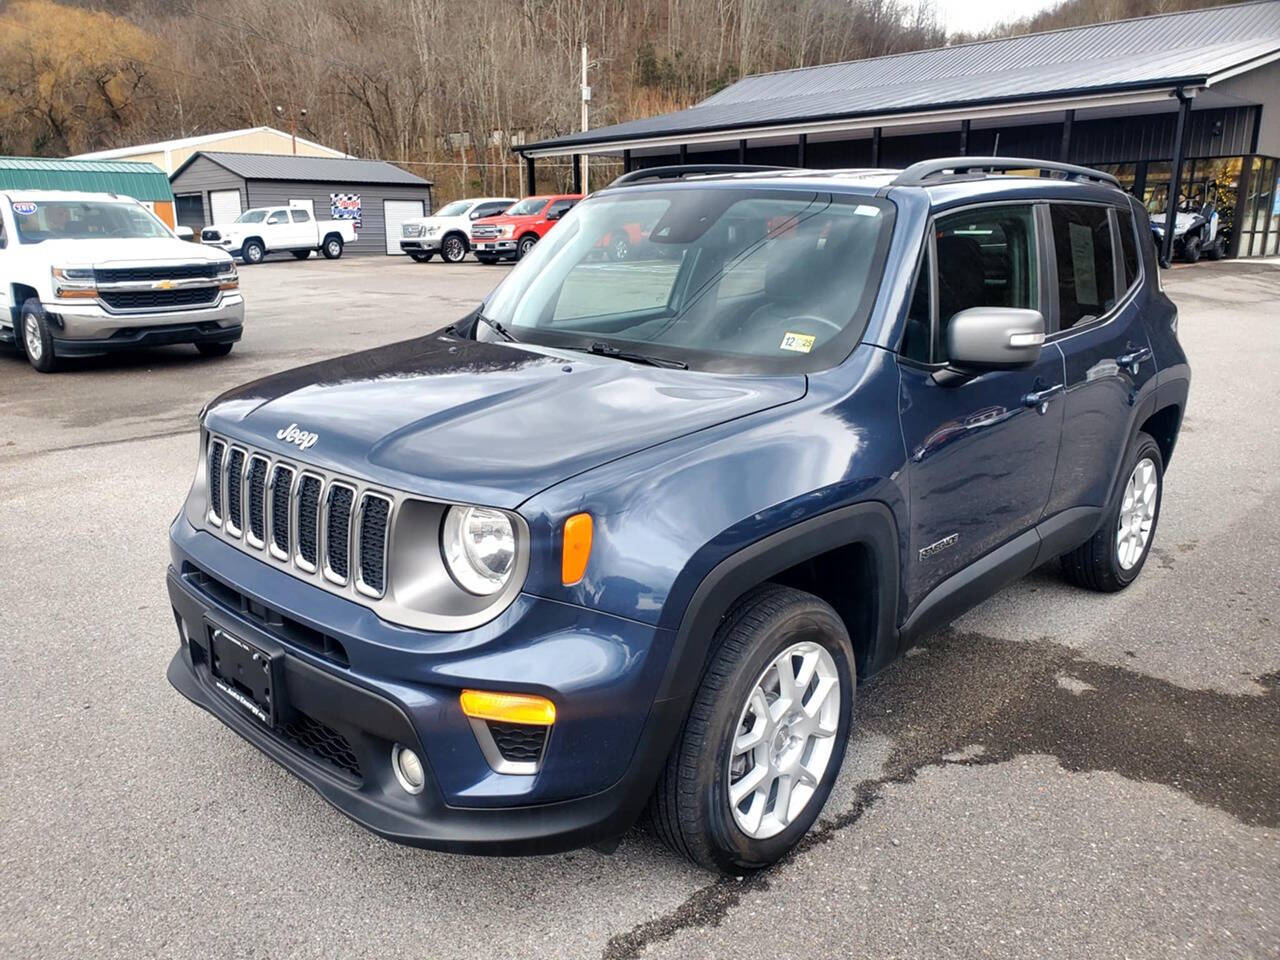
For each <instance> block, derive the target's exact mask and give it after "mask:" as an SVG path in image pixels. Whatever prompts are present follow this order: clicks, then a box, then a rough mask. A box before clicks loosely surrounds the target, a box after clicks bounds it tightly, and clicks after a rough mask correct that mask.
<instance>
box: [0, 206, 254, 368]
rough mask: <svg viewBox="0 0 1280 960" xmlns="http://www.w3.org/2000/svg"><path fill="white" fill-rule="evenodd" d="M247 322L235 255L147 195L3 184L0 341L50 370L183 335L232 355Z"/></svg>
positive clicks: (213, 352)
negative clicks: (180, 225) (197, 238)
mask: <svg viewBox="0 0 1280 960" xmlns="http://www.w3.org/2000/svg"><path fill="white" fill-rule="evenodd" d="M188 235H190V231H188ZM243 328H244V298H243V297H241V295H240V279H239V277H238V276H237V275H236V265H235V262H234V261H233V260H232V259H231V258H230V257H229V256H227V255H226V254H225V253H221V252H219V251H217V250H212V249H209V248H207V247H202V246H200V245H199V244H195V243H190V242H188V241H186V240H183V239H180V238H179V237H178V236H177V235H175V234H174V232H173V231H171V230H170V229H169V228H168V227H167V226H165V225H164V224H163V223H162V222H161V221H160V220H158V219H157V218H156V216H155V215H154V214H153V213H152V212H151V211H150V210H148V209H147V208H146V207H144V206H142V204H140V203H138V202H137V201H136V200H131V199H130V198H128V197H118V196H116V195H115V194H110V193H77V192H72V191H67V190H7V191H0V344H4V345H7V346H9V347H12V348H16V349H17V350H18V351H19V352H21V353H24V354H26V357H27V359H28V360H29V361H30V362H31V365H32V366H33V367H35V368H36V369H37V370H39V371H41V372H42V373H48V372H50V371H52V370H53V369H54V368H55V367H56V366H57V365H58V361H59V359H60V358H62V357H73V356H89V355H92V354H99V353H107V352H110V351H112V350H129V349H137V348H140V347H152V346H159V345H162V344H172V343H192V344H195V346H196V348H197V349H198V350H199V351H200V352H201V353H202V354H204V355H206V356H219V357H220V356H226V354H228V353H230V352H231V346H232V344H234V343H235V342H236V341H237V340H239V339H240V333H241V331H242V330H243Z"/></svg>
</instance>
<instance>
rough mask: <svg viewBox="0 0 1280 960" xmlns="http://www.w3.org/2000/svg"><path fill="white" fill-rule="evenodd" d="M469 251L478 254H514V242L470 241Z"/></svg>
mask: <svg viewBox="0 0 1280 960" xmlns="http://www.w3.org/2000/svg"><path fill="white" fill-rule="evenodd" d="M471 250H472V252H474V253H480V254H496V255H506V254H511V253H515V252H516V242H515V240H472V241H471Z"/></svg>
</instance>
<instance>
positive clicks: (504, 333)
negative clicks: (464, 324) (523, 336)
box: [444, 310, 520, 343]
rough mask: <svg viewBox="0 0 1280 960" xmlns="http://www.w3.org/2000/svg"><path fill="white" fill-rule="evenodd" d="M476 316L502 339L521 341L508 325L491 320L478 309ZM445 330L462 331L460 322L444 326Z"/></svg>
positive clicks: (511, 341)
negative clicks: (459, 326)
mask: <svg viewBox="0 0 1280 960" xmlns="http://www.w3.org/2000/svg"><path fill="white" fill-rule="evenodd" d="M475 318H476V319H477V320H479V321H480V322H481V323H483V324H484V325H485V326H486V327H488V328H489V329H490V330H492V331H493V332H494V333H496V334H497V335H498V336H500V337H502V339H503V340H506V341H507V342H508V343H519V342H520V341H519V340H517V339H516V338H515V337H514V336H513V335H512V333H511V331H510V330H508V329H507V328H506V327H504V326H503V325H502V324H501V323H499V322H498V321H497V320H491V319H489V318H488V317H486V316H485V315H484V314H483V313H481V312H480V311H479V310H477V311H476V312H475ZM444 332H445V333H452V334H457V333H459V332H460V330H459V328H458V324H456V323H451V324H449V325H448V326H447V327H445V328H444Z"/></svg>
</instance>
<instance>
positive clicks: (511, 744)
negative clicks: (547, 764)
mask: <svg viewBox="0 0 1280 960" xmlns="http://www.w3.org/2000/svg"><path fill="white" fill-rule="evenodd" d="M489 732H490V733H491V734H492V735H493V742H494V745H495V746H497V748H498V752H499V753H500V754H502V759H504V760H507V761H509V762H511V763H537V762H538V761H539V760H540V759H542V748H543V747H544V746H545V745H546V742H547V728H546V727H537V726H532V725H530V724H526V723H496V722H495V721H492V720H490V721H489Z"/></svg>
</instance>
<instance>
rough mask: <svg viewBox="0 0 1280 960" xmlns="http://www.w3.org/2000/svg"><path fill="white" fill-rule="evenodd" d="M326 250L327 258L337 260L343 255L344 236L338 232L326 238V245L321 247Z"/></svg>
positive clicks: (325, 255)
mask: <svg viewBox="0 0 1280 960" xmlns="http://www.w3.org/2000/svg"><path fill="white" fill-rule="evenodd" d="M320 249H321V250H322V251H323V252H324V258H325V259H326V260H337V259H338V258H339V257H340V256H342V238H341V237H339V236H337V235H336V234H335V235H333V236H329V237H325V238H324V245H323V246H322V247H321V248H320Z"/></svg>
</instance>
